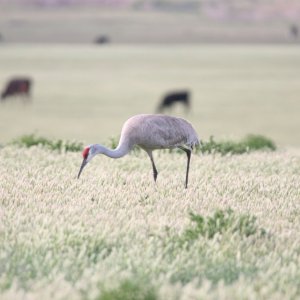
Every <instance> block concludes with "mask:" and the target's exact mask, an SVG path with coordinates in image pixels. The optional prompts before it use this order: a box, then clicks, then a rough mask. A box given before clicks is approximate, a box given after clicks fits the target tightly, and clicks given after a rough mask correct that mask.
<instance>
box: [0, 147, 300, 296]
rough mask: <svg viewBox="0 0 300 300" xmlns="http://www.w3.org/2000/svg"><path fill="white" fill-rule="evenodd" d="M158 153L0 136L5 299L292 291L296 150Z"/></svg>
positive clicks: (296, 256)
mask: <svg viewBox="0 0 300 300" xmlns="http://www.w3.org/2000/svg"><path fill="white" fill-rule="evenodd" d="M156 160H157V167H158V170H159V176H158V182H157V184H156V185H154V183H153V182H152V181H153V179H152V170H151V165H150V161H148V158H147V157H146V154H145V153H143V152H138V153H135V154H134V153H133V154H132V155H130V156H127V157H125V158H122V159H119V160H111V159H109V158H106V157H97V158H95V159H94V160H93V161H92V162H91V163H90V164H89V165H88V166H87V167H86V169H85V170H84V172H83V174H82V176H81V178H80V179H79V180H77V179H76V175H77V172H78V169H79V166H80V163H81V155H80V153H58V152H55V151H50V150H47V149H43V148H41V147H32V148H29V149H25V148H18V147H15V146H6V147H4V148H2V149H1V151H0V180H1V186H0V193H1V198H0V293H1V299H45V300H46V299H297V298H299V296H300V288H299V279H300V268H299V263H300V246H299V245H300V239H299V231H300V219H299V216H300V202H299V199H300V153H299V151H298V150H293V151H292V150H278V151H276V152H254V153H252V154H244V155H238V156H219V155H214V156H213V155H194V156H193V157H192V165H191V166H192V167H191V172H190V186H189V188H188V189H184V176H185V174H184V172H185V164H186V157H185V155H180V154H178V153H171V154H170V153H160V152H157V153H156ZM228 209H231V213H228V212H227V210H228ZM218 211H219V212H218ZM191 213H192V214H194V215H199V216H200V215H201V216H202V217H203V218H204V223H205V224H204V225H203V226H202V227H201V226H198V225H197V223H195V222H194V221H193V220H192V218H191ZM222 213H223V217H222ZM214 214H216V215H215V216H214ZM218 214H219V215H221V217H216V216H218ZM209 218H211V219H214V218H215V219H214V220H215V221H216V223H215V224H214V225H213V226H212V222H211V221H208V220H209ZM226 218H227V219H228V218H229V219H230V220H231V221H230V222H229V223H228V222H227V221H226V220H227V219H226ZM254 218H255V219H254ZM226 222H227V223H228V224H227V223H226ZM197 226H198V227H197ZM237 226H238V227H237Z"/></svg>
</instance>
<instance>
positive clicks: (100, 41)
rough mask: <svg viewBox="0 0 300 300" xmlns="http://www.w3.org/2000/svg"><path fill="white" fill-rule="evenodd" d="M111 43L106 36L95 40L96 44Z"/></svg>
mask: <svg viewBox="0 0 300 300" xmlns="http://www.w3.org/2000/svg"><path fill="white" fill-rule="evenodd" d="M109 42H110V39H109V37H108V36H106V35H101V36H99V37H98V38H96V40H95V44H108V43H109Z"/></svg>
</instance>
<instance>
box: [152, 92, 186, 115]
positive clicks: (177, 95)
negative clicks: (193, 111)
mask: <svg viewBox="0 0 300 300" xmlns="http://www.w3.org/2000/svg"><path fill="white" fill-rule="evenodd" d="M175 103H182V104H183V105H184V106H185V107H186V110H187V111H188V110H189V109H190V104H191V103H190V92H188V91H181V92H172V93H169V94H167V95H166V96H165V97H164V98H163V99H162V101H161V103H160V105H159V106H158V108H157V112H158V113H162V112H163V111H164V109H165V108H168V107H171V106H173V105H174V104H175Z"/></svg>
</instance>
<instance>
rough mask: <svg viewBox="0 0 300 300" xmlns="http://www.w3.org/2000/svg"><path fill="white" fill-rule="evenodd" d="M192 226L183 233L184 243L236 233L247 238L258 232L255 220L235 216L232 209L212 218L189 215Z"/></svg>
mask: <svg viewBox="0 0 300 300" xmlns="http://www.w3.org/2000/svg"><path fill="white" fill-rule="evenodd" d="M190 219H191V221H192V226H189V227H188V228H187V229H186V230H185V231H184V233H183V235H182V239H183V240H184V241H193V240H196V239H198V238H199V236H203V237H205V238H208V239H212V238H213V237H214V236H215V235H216V234H217V233H218V234H223V233H236V232H237V233H238V234H239V235H240V236H245V237H248V236H250V235H253V234H255V233H257V232H258V231H260V232H261V233H265V231H264V230H262V229H259V228H258V227H257V225H256V218H255V217H254V216H250V215H238V214H235V213H234V211H233V210H232V209H227V210H217V211H215V213H214V214H213V215H212V216H208V217H204V216H201V215H198V214H194V213H190Z"/></svg>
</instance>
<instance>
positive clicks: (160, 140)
mask: <svg viewBox="0 0 300 300" xmlns="http://www.w3.org/2000/svg"><path fill="white" fill-rule="evenodd" d="M198 143H199V139H198V136H197V133H196V131H195V130H194V128H193V127H192V125H191V124H190V123H189V122H187V121H186V120H184V119H181V118H176V117H171V116H166V115H146V114H145V115H136V116H133V117H131V118H130V119H128V120H127V121H126V122H125V123H124V125H123V128H122V132H121V137H120V141H119V144H118V147H117V148H116V149H113V150H111V149H108V148H106V147H105V146H103V145H99V144H93V145H90V146H88V147H86V148H85V149H84V151H83V158H84V159H83V162H82V164H81V167H80V170H79V173H78V178H79V176H80V174H81V172H82V170H83V168H84V167H85V166H86V164H87V163H88V162H89V161H90V160H91V159H92V158H93V157H94V156H95V155H97V154H104V155H106V156H109V157H111V158H119V157H122V156H124V155H126V154H127V153H128V152H129V151H130V150H131V149H132V148H133V147H134V146H135V145H138V146H140V147H141V148H142V149H144V150H145V151H146V152H147V153H148V155H149V157H150V160H151V164H152V168H153V177H154V181H156V178H157V174H158V172H157V169H156V167H155V163H154V159H153V155H152V151H153V150H155V149H170V148H180V149H182V150H183V151H185V152H186V154H187V169H186V180H185V187H187V184H188V174H189V166H190V158H191V149H192V148H193V146H194V145H196V144H198Z"/></svg>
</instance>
